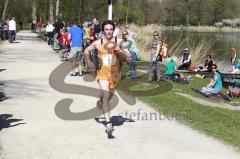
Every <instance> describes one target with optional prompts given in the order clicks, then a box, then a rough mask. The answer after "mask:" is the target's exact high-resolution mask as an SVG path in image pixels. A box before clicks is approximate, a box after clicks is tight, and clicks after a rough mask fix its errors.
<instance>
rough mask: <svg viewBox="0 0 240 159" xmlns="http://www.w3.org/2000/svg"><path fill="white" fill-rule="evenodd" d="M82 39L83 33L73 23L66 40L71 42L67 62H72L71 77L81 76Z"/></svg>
mask: <svg viewBox="0 0 240 159" xmlns="http://www.w3.org/2000/svg"><path fill="white" fill-rule="evenodd" d="M83 37H84V31H83V29H82V28H80V27H78V26H77V21H76V22H74V24H73V26H72V28H71V29H70V30H69V31H68V40H71V41H72V45H71V51H70V54H69V57H68V60H69V61H71V62H72V66H73V71H72V73H71V76H78V75H79V76H82V75H83V73H82V60H83Z"/></svg>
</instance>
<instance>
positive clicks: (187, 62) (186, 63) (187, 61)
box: [178, 48, 191, 70]
mask: <svg viewBox="0 0 240 159" xmlns="http://www.w3.org/2000/svg"><path fill="white" fill-rule="evenodd" d="M190 66H191V54H190V51H189V49H188V48H185V49H184V54H183V56H182V60H181V65H179V66H178V70H188V68H189V67H190Z"/></svg>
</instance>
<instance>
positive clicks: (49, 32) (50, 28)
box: [46, 21, 54, 45]
mask: <svg viewBox="0 0 240 159" xmlns="http://www.w3.org/2000/svg"><path fill="white" fill-rule="evenodd" d="M53 31H54V27H53V25H52V22H50V21H48V25H47V26H46V33H47V36H48V45H51V44H52V39H53Z"/></svg>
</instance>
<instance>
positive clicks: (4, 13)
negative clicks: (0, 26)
mask: <svg viewBox="0 0 240 159" xmlns="http://www.w3.org/2000/svg"><path fill="white" fill-rule="evenodd" d="M7 7H8V0H6V1H5V5H4V9H3V13H2V19H3V20H4V19H5V16H6V11H7Z"/></svg>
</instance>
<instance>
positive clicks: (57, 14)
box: [56, 0, 59, 17]
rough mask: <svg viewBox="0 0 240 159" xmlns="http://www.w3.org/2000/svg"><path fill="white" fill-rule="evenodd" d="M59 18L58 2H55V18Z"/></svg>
mask: <svg viewBox="0 0 240 159" xmlns="http://www.w3.org/2000/svg"><path fill="white" fill-rule="evenodd" d="M58 16H59V0H57V3H56V17H58Z"/></svg>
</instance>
